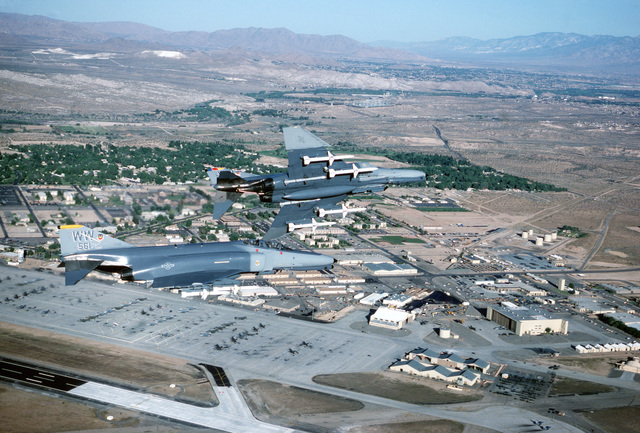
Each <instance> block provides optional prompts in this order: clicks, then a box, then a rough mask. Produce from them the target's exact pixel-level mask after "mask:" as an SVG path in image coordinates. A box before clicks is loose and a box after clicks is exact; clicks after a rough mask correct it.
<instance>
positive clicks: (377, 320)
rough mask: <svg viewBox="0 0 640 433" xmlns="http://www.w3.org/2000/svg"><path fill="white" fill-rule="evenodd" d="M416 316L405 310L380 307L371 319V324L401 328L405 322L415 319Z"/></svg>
mask: <svg viewBox="0 0 640 433" xmlns="http://www.w3.org/2000/svg"><path fill="white" fill-rule="evenodd" d="M413 319H414V316H413V314H411V313H408V312H406V311H404V310H397V309H395V308H387V307H380V308H378V310H377V311H376V312H375V313H373V315H372V316H371V318H370V319H369V325H371V326H379V327H381V328H389V329H400V328H402V326H403V325H404V324H405V323H408V322H409V321H410V320H413Z"/></svg>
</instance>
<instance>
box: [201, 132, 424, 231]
mask: <svg viewBox="0 0 640 433" xmlns="http://www.w3.org/2000/svg"><path fill="white" fill-rule="evenodd" d="M283 132H284V143H285V148H286V149H287V152H288V158H289V171H288V172H287V173H276V174H267V175H255V174H249V173H243V172H239V171H233V170H220V169H209V170H208V174H209V177H210V178H211V182H212V184H213V186H214V188H215V189H217V190H218V191H221V192H224V193H226V200H225V201H224V202H222V203H217V204H215V205H214V209H213V216H214V218H216V219H217V218H220V217H221V216H222V215H223V214H224V213H225V212H226V211H227V210H228V209H229V207H231V205H232V204H233V203H234V202H235V201H236V200H237V199H238V198H239V197H240V195H241V194H242V193H245V192H253V193H257V194H258V196H259V197H260V200H261V201H263V202H272V203H280V206H281V209H280V212H279V213H278V215H277V216H276V218H275V220H274V222H273V225H272V226H271V228H270V229H269V231H268V232H267V233H266V234H265V236H264V238H263V240H265V241H269V240H272V239H275V238H277V237H279V236H282V235H284V234H285V233H287V231H293V230H295V229H298V228H307V227H310V228H313V229H315V228H316V227H318V226H322V225H329V224H331V223H327V222H317V221H316V220H315V217H322V216H324V215H327V214H331V213H341V214H343V215H345V214H346V213H348V212H355V211H360V210H362V209H349V208H346V207H344V206H342V207H341V208H336V207H335V206H336V204H337V203H339V202H340V201H341V200H344V199H345V198H346V197H347V196H349V195H351V194H361V193H371V192H379V191H384V190H385V189H387V187H388V186H389V185H392V184H401V183H408V182H418V181H422V180H425V178H426V176H425V174H424V172H422V171H419V170H406V169H388V168H380V167H376V166H374V165H371V164H369V163H366V162H360V163H354V162H345V159H348V158H353V156H351V155H334V154H333V153H332V152H331V151H330V150H329V147H330V145H329V144H328V143H325V142H324V141H322V140H321V139H319V138H318V137H316V136H315V135H313V134H311V133H310V132H308V131H306V130H304V129H302V128H301V127H291V128H284V129H283Z"/></svg>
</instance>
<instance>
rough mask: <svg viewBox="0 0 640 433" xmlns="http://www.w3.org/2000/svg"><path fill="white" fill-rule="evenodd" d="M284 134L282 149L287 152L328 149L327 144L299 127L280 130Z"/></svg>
mask: <svg viewBox="0 0 640 433" xmlns="http://www.w3.org/2000/svg"><path fill="white" fill-rule="evenodd" d="M282 132H283V133H284V147H285V149H287V150H303V149H314V148H326V147H330V145H329V143H327V142H326V141H323V140H321V139H320V138H318V137H316V136H315V135H313V134H312V133H310V132H309V131H307V130H306V129H304V128H301V127H299V126H291V127H288V128H282Z"/></svg>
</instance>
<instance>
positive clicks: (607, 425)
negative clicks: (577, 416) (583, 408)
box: [583, 406, 640, 433]
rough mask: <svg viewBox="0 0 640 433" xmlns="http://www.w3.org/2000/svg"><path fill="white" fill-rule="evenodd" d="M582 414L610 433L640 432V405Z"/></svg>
mask: <svg viewBox="0 0 640 433" xmlns="http://www.w3.org/2000/svg"><path fill="white" fill-rule="evenodd" d="M583 415H584V416H585V417H586V418H587V419H589V420H591V421H593V422H595V423H596V424H598V425H599V426H600V427H601V428H602V429H603V430H605V431H607V432H610V433H620V432H625V433H638V432H640V423H638V419H640V407H637V406H632V407H619V408H616V409H603V410H596V411H590V412H585V413H583Z"/></svg>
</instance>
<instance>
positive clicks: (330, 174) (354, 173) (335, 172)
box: [325, 163, 378, 179]
mask: <svg viewBox="0 0 640 433" xmlns="http://www.w3.org/2000/svg"><path fill="white" fill-rule="evenodd" d="M377 169H378V167H358V166H357V165H355V164H354V163H352V164H351V168H350V169H347V170H334V169H333V168H330V169H326V168H325V171H326V172H327V176H328V177H329V179H333V178H334V177H336V176H342V175H343V174H350V175H351V177H352V178H353V179H355V178H356V177H358V175H359V174H360V173H371V172H372V171H376V170H377Z"/></svg>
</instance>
